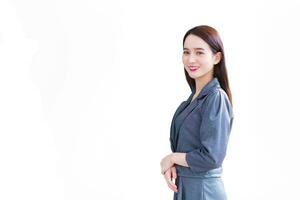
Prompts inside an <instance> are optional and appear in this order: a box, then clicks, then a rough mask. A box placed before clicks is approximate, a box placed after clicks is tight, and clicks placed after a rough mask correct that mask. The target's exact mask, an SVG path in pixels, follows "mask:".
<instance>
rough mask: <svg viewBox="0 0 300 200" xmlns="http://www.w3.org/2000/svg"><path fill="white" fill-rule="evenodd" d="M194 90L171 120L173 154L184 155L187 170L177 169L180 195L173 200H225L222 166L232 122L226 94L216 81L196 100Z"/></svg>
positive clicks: (181, 167) (230, 108)
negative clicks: (181, 153) (179, 153)
mask: <svg viewBox="0 0 300 200" xmlns="http://www.w3.org/2000/svg"><path fill="white" fill-rule="evenodd" d="M194 94H195V88H192V93H191V95H190V96H189V98H188V99H187V100H186V101H183V102H182V103H181V104H180V105H179V107H178V108H177V110H176V111H175V114H174V116H173V119H172V123H171V131H170V144H171V150H172V152H185V153H186V161H187V164H188V167H185V166H181V165H177V164H176V165H175V167H176V171H177V179H176V182H175V184H176V185H177V188H178V192H174V198H173V200H226V199H227V196H226V192H225V187H224V185H223V182H222V178H221V175H222V171H223V168H222V162H223V160H224V158H225V155H226V149H227V144H228V139H229V135H230V131H231V127H232V122H233V111H232V107H231V104H230V101H229V99H228V97H227V94H226V93H225V92H224V90H223V89H222V88H221V87H220V84H219V81H218V79H217V78H216V77H215V78H213V79H212V80H211V81H210V82H208V83H207V84H206V85H205V86H204V87H203V88H202V90H201V92H200V94H199V95H198V96H197V97H196V98H195V99H194V100H193V101H191V100H192V97H193V96H194Z"/></svg>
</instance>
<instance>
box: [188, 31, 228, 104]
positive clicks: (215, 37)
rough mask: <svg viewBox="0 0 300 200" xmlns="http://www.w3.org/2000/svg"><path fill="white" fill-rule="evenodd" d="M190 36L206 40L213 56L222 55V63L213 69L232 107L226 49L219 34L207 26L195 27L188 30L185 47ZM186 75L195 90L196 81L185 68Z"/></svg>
mask: <svg viewBox="0 0 300 200" xmlns="http://www.w3.org/2000/svg"><path fill="white" fill-rule="evenodd" d="M190 34H193V35H195V36H198V37H200V38H201V39H202V40H204V41H205V42H206V43H207V44H208V45H209V47H210V49H211V51H212V52H213V54H216V53H217V52H221V53H222V55H221V60H220V62H219V63H218V64H216V65H215V66H214V68H213V76H214V77H217V79H218V81H219V82H220V86H221V88H222V89H223V90H224V91H225V92H226V94H227V96H228V98H229V101H230V103H231V105H232V94H231V90H230V87H229V81H228V76H227V70H226V64H225V54H224V48H223V43H222V40H221V38H220V36H219V33H218V32H217V30H216V29H214V28H212V27H210V26H207V25H201V26H195V27H194V28H192V29H190V30H188V31H187V32H186V34H185V35H184V37H183V45H184V41H185V39H186V37H187V36H188V35H190ZM184 73H185V78H186V80H187V82H188V84H189V86H190V88H191V90H192V88H195V80H194V79H193V78H191V77H190V76H189V74H188V72H187V71H186V70H185V68H184Z"/></svg>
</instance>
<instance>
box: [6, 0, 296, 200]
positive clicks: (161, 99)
mask: <svg viewBox="0 0 300 200" xmlns="http://www.w3.org/2000/svg"><path fill="white" fill-rule="evenodd" d="M0 2H1V3H0V62H1V63H0V199H3V200H11V199H16V200H19V199H30V200H35V199H36V200H40V199H43V200H47V199H49V200H54V199H55V200H60V199H61V200H83V199H84V200H86V199H89V200H93V199H121V198H122V199H130V200H134V199H136V200H140V199H143V200H153V199H156V200H160V199H164V200H166V199H172V196H173V192H172V191H171V190H170V189H169V188H168V187H167V185H166V183H165V180H164V178H163V176H162V175H161V174H160V160H161V159H162V158H163V157H164V156H165V155H167V154H169V153H171V150H170V145H169V129H170V123H171V118H172V116H173V114H174V112H175V109H176V108H177V106H178V105H179V104H180V103H181V102H182V101H183V100H186V98H187V97H188V96H189V94H190V90H189V87H188V85H187V83H186V81H185V77H184V71H183V64H182V62H181V54H182V38H183V35H184V34H185V32H186V31H187V30H188V29H190V28H192V27H194V26H197V25H202V24H207V25H211V26H213V27H215V28H216V29H217V30H218V31H219V33H220V35H221V38H222V40H223V43H224V47H225V56H226V63H227V68H228V73H229V79H230V84H231V88H232V93H233V103H234V112H235V120H234V124H233V129H232V132H231V138H230V142H229V144H228V145H229V146H228V150H227V156H226V158H225V160H224V163H223V170H224V171H223V182H224V184H225V188H226V191H227V195H228V198H229V200H241V199H242V200H253V199H256V200H265V199H300V194H299V190H298V188H299V178H300V172H299V171H300V162H299V157H300V156H299V155H298V152H300V148H299V146H300V145H299V139H300V138H299V134H300V131H299V123H300V121H299V116H298V115H299V112H300V108H299V100H300V97H299V88H298V86H300V85H299V70H298V68H299V67H300V66H299V61H298V59H299V55H298V54H299V46H300V39H299V35H300V27H299V20H298V18H299V17H300V16H299V14H298V13H297V12H299V9H300V3H299V1H298V2H297V1H296V0H295V1H280V2H276V1H271V0H270V1H261V0H260V1H258V0H257V1H248V2H242V1H226V2H225V1H191V0H187V1H178V2H175V1H159V0H151V1H137V0H136V1H132V0H130V1H117V0H114V1H113V0H111V1H96V0H93V1H92V0H85V1H83V0H80V1H79V0H78V1H71V0H59V1H58V0H57V1H45V0H43V1H41V0H27V1H22V0H14V1H13V0H11V1H8V0H1V1H0Z"/></svg>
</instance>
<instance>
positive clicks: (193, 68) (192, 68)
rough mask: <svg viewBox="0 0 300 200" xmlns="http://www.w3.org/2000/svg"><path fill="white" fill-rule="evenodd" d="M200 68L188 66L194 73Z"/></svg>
mask: <svg viewBox="0 0 300 200" xmlns="http://www.w3.org/2000/svg"><path fill="white" fill-rule="evenodd" d="M199 68H200V67H197V66H189V69H190V70H191V71H192V72H193V71H196V70H197V69H199Z"/></svg>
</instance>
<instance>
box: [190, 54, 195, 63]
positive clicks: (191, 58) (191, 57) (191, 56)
mask: <svg viewBox="0 0 300 200" xmlns="http://www.w3.org/2000/svg"><path fill="white" fill-rule="evenodd" d="M188 61H189V62H190V63H192V62H194V61H195V55H194V54H193V53H191V54H190V55H189V58H188Z"/></svg>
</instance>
